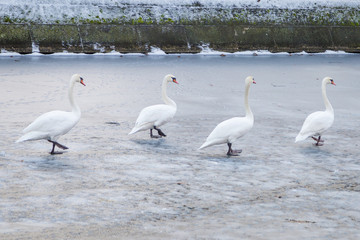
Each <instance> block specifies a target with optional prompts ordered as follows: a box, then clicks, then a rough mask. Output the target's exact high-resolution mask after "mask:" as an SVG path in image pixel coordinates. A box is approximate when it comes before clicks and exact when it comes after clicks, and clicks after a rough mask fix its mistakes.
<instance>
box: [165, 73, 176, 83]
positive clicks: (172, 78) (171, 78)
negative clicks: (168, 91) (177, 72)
mask: <svg viewBox="0 0 360 240" xmlns="http://www.w3.org/2000/svg"><path fill="white" fill-rule="evenodd" d="M165 81H166V82H173V83H176V84H179V83H178V82H177V81H176V77H175V76H174V75H171V74H168V75H166V76H165Z"/></svg>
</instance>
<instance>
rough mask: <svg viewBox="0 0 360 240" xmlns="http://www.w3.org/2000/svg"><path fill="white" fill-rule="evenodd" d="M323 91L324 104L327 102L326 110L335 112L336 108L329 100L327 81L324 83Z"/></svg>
mask: <svg viewBox="0 0 360 240" xmlns="http://www.w3.org/2000/svg"><path fill="white" fill-rule="evenodd" d="M321 91H322V97H323V99H324V104H325V108H326V111H328V112H334V109H333V107H332V106H331V103H330V101H329V99H328V97H327V95H326V83H325V82H323V83H322V86H321Z"/></svg>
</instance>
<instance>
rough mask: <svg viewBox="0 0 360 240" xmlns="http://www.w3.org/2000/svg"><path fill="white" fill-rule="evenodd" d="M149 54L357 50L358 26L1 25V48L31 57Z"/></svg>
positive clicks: (359, 31)
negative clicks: (152, 51) (155, 49)
mask: <svg viewBox="0 0 360 240" xmlns="http://www.w3.org/2000/svg"><path fill="white" fill-rule="evenodd" d="M33 44H35V45H38V46H39V50H40V52H41V53H53V52H62V51H64V50H66V51H68V52H77V53H79V52H83V53H95V52H110V51H112V50H116V51H118V52H121V53H128V52H141V53H146V52H149V51H150V46H155V47H159V48H161V49H162V50H163V51H165V52H167V53H180V52H187V53H197V52H200V51H201V49H200V48H199V45H202V44H209V47H210V48H212V49H214V50H221V51H227V52H235V51H244V50H259V49H261V50H269V51H271V52H281V51H286V52H299V51H303V50H304V51H307V52H321V51H325V50H343V51H347V52H357V53H359V52H360V27H358V26H279V25H276V26H261V25H256V26H254V25H221V24H219V25H174V24H169V25H167V24H161V25H158V24H153V25H149V24H146V25H141V24H139V25H111V24H81V25H78V24H74V25H71V24H64V25H60V24H0V48H1V49H4V50H7V51H14V52H19V53H31V52H32V51H33Z"/></svg>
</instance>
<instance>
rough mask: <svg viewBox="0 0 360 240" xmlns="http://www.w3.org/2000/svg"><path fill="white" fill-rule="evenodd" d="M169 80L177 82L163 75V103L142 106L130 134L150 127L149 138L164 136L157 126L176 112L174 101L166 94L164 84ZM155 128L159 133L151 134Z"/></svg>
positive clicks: (171, 77) (165, 121) (170, 76)
mask: <svg viewBox="0 0 360 240" xmlns="http://www.w3.org/2000/svg"><path fill="white" fill-rule="evenodd" d="M169 82H173V83H176V84H178V82H177V81H176V78H175V77H174V76H173V75H171V74H168V75H166V76H165V77H164V80H163V82H162V86H161V88H162V91H161V95H162V100H163V101H164V102H165V104H158V105H153V106H149V107H146V108H144V109H143V110H141V112H140V114H139V116H138V118H137V119H136V123H135V126H134V128H133V129H132V130H131V132H130V133H129V135H130V134H134V133H136V132H139V131H145V130H148V129H150V137H151V138H161V137H166V135H165V134H164V133H163V132H162V131H161V129H160V128H159V127H160V126H161V125H163V124H165V123H167V122H168V121H170V120H171V119H172V118H173V117H174V115H175V113H176V103H175V102H174V101H173V100H171V99H170V98H169V97H168V96H167V94H166V86H167V84H168V83H169ZM153 129H155V130H157V131H158V134H159V135H153V134H152V130H153Z"/></svg>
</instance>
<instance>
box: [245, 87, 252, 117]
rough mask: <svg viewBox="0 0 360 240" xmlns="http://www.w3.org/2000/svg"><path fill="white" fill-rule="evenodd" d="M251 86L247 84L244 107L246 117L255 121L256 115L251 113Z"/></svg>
mask: <svg viewBox="0 0 360 240" xmlns="http://www.w3.org/2000/svg"><path fill="white" fill-rule="evenodd" d="M250 85H251V84H246V86H245V95H244V105H245V112H246V117H247V118H251V119H253V120H254V115H253V113H252V111H251V108H250V106H249V90H250Z"/></svg>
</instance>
